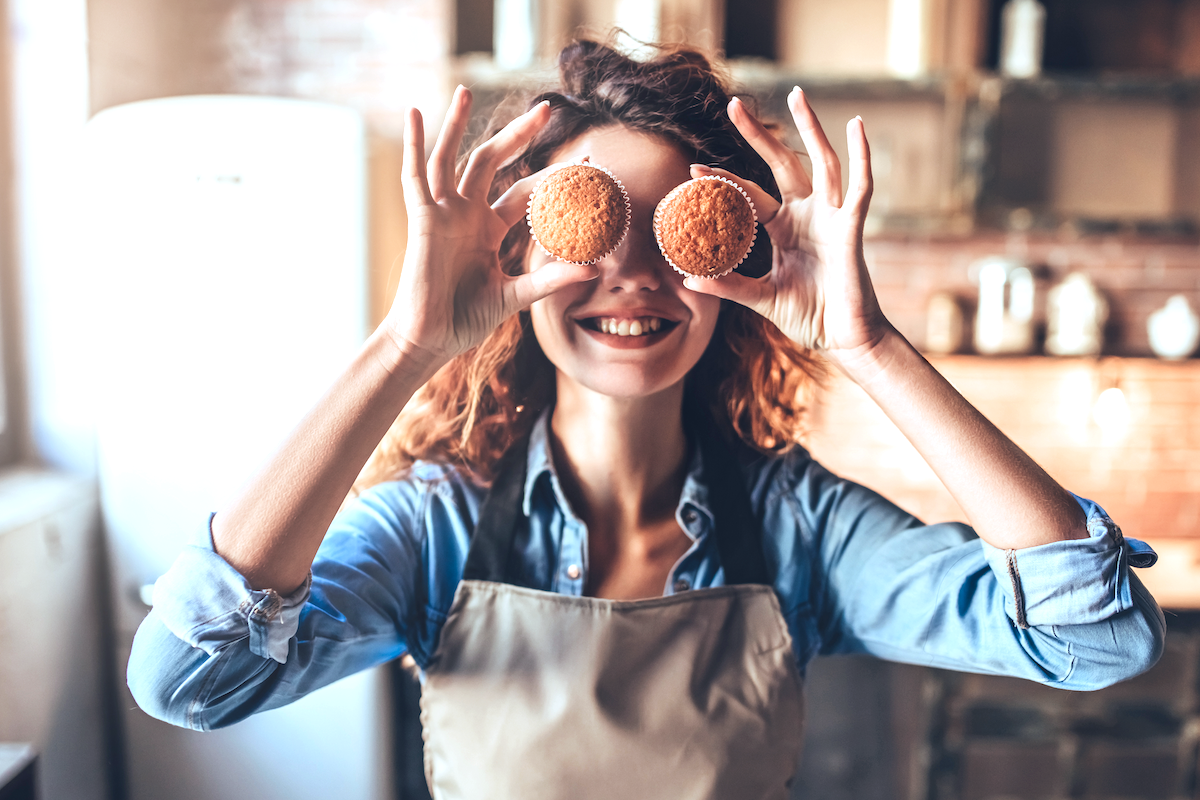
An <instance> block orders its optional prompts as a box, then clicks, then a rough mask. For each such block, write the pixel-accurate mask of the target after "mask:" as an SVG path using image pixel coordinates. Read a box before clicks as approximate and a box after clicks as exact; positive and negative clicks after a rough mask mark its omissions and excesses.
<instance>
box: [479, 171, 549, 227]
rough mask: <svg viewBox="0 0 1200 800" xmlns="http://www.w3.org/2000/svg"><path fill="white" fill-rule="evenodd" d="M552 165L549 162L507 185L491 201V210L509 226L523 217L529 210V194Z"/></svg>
mask: <svg viewBox="0 0 1200 800" xmlns="http://www.w3.org/2000/svg"><path fill="white" fill-rule="evenodd" d="M554 166H555V165H553V164H551V165H550V166H549V167H546V168H545V169H542V170H539V171H537V172H535V173H533V174H532V175H530V176H528V177H525V178H522V179H521V180H519V181H517V182H516V183H514V184H513V185H512V186H510V187H508V191H506V192H505V193H504V194H502V195H500V197H499V198H498V199H497V200H496V202H494V203H492V210H493V211H495V212H496V213H497V214H498V215H500V219H502V220H504V224H505V225H506V226H508V227H509V228H511V227H512V226H513V225H516V224H517V223H518V222H520V221H521V220H522V219H523V218H524V216H525V214H526V212H528V211H529V195H530V194H531V193H532V192H533V190H534V189H536V188H537V185H538V184H539V183H541V181H542V178H544V177H545V176H546V173H547V172H549V171H550V170H551V169H553V168H554Z"/></svg>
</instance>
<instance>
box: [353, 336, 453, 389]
mask: <svg viewBox="0 0 1200 800" xmlns="http://www.w3.org/2000/svg"><path fill="white" fill-rule="evenodd" d="M367 347H368V349H370V350H372V351H373V353H374V354H375V358H376V360H377V361H378V363H379V364H380V365H381V366H382V367H383V368H384V369H385V370H386V371H387V372H388V374H389V375H390V376H391V378H392V379H393V380H395V381H399V382H402V383H405V384H410V383H411V384H413V385H414V388H416V387H419V386H421V385H424V384H425V382H426V381H428V380H429V379H430V378H432V377H433V375H434V373H436V372H437V371H438V370H439V369H441V368H442V367H443V366H445V364H446V363H447V362H448V361H449V360H450V359H449V358H448V357H447V356H445V355H444V354H442V353H435V352H434V351H432V350H429V349H428V348H425V347H421V346H420V345H418V344H416V343H414V342H412V341H411V340H409V339H407V338H405V337H404V336H402V335H401V334H400V333H398V332H396V331H394V330H392V329H391V328H389V327H388V326H387V325H381V326H380V327H379V328H378V329H376V331H375V332H374V333H373V334H371V336H370V338H369V339H368V340H367Z"/></svg>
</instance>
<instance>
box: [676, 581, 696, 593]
mask: <svg viewBox="0 0 1200 800" xmlns="http://www.w3.org/2000/svg"><path fill="white" fill-rule="evenodd" d="M672 588H673V589H674V590H675V591H676V592H686V591H687V590H688V589H690V588H692V585H691V584H690V583H688V582H687V580H686V579H684V578H679V579H678V580H676V581H675V585H674V586H673V587H672Z"/></svg>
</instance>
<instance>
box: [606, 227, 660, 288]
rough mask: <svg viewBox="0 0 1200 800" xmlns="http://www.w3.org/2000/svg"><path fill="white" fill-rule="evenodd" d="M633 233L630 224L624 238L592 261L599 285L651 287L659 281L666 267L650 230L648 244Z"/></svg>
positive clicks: (609, 286) (607, 286)
mask: <svg viewBox="0 0 1200 800" xmlns="http://www.w3.org/2000/svg"><path fill="white" fill-rule="evenodd" d="M636 234H637V232H636V231H634V230H632V228H631V229H630V231H629V235H627V236H626V237H625V241H623V242H621V244H620V245H618V246H617V249H616V250H614V251H613V252H612V253H611V254H610V255H608V256H606V257H605V258H602V259H600V262H599V263H598V264H597V265H596V266H597V268H598V269H599V270H600V281H601V285H602V286H603V287H604V288H605V289H607V290H608V291H611V292H638V291H641V290H643V289H644V290H646V291H654V290H656V289H658V288H659V287H660V286H661V285H662V281H663V269H664V268H668V267H667V263H666V261H665V260H663V257H662V253H660V252H659V250H658V245H657V243H656V242H655V240H654V236H653V234H651V235H650V236H649V246H647V243H646V241H645V240H646V238H647V237H645V236H644V235H643V236H638V235H636Z"/></svg>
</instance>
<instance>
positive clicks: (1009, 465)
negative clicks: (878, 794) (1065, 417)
mask: <svg viewBox="0 0 1200 800" xmlns="http://www.w3.org/2000/svg"><path fill="white" fill-rule="evenodd" d="M839 366H841V367H842V368H843V370H844V371H845V372H846V373H847V375H848V376H849V377H850V378H851V379H852V380H854V381H855V382H856V383H858V384H859V385H860V386H862V388H863V389H864V390H865V391H866V392H867V394H868V395H869V396H870V397H871V398H872V399H873V400H874V401H875V402H876V403H877V404H878V405H879V407H880V408H881V409H882V410H883V412H884V413H885V414H886V415H887V416H888V418H889V419H891V420H892V422H893V423H895V425H896V427H897V428H899V429H900V431H901V432H902V433H903V434H904V435H905V437H907V438H908V440H909V441H910V442H911V443H912V444H913V446H914V447H915V448H916V449H917V452H919V453H920V454H921V456H922V457H923V458H924V459H925V461H926V462H927V463H928V464H929V466H930V467H931V468H932V469H933V471H934V473H935V474H936V475H937V476H938V478H939V479H940V480H941V481H942V483H943V484H944V485H945V486H946V488H947V489H948V490H949V491H950V494H951V495H953V497H954V499H955V500H956V501H957V502H958V504H959V505H960V506H961V507H962V509H963V510H964V511H965V512H966V514H967V518H968V520H969V521H970V523H971V524H972V526H973V527H974V528H975V531H976V532H977V533H978V534H979V536H980V537H982V538H983V539H984V541H986V542H988V543H989V544H991V545H993V546H995V547H998V548H1001V549H1005V550H1008V549H1020V548H1024V547H1033V546H1036V545H1041V544H1047V543H1049V542H1055V541H1062V540H1065V539H1081V538H1086V537H1087V535H1088V534H1087V530H1086V526H1085V520H1084V517H1083V512H1082V511H1081V510H1080V508H1079V504H1078V503H1076V502H1075V500H1074V498H1072V497H1071V495H1070V494H1069V493H1068V492H1067V491H1066V490H1065V489H1063V488H1062V487H1061V486H1059V485H1058V483H1056V482H1055V481H1054V479H1052V478H1051V477H1050V476H1049V475H1047V474H1046V472H1045V471H1044V470H1043V469H1042V468H1041V467H1039V466H1038V465H1037V463H1036V462H1034V460H1033V459H1032V458H1030V457H1029V456H1028V455H1027V454H1026V453H1025V452H1024V451H1022V450H1021V448H1019V447H1017V445H1016V444H1014V443H1013V442H1012V441H1011V440H1010V439H1009V438H1008V437H1007V436H1005V435H1004V434H1003V433H1001V432H1000V430H999V429H997V428H996V426H995V425H993V424H992V423H991V422H989V421H988V419H987V418H986V417H984V416H983V415H982V414H981V413H979V411H977V410H976V409H975V408H974V407H973V406H972V405H971V404H970V403H968V402H967V400H966V399H965V398H963V396H962V395H960V394H959V393H958V391H957V390H955V389H954V387H953V386H951V385H950V384H949V382H948V381H946V379H945V378H943V377H942V375H941V374H940V373H938V371H937V370H935V369H934V368H933V367H932V366H931V365H930V364H929V362H927V361H926V360H925V359H924V358H922V357H921V355H920V354H919V353H917V351H916V350H915V349H914V348H913V347H912V345H910V344H909V343H908V342H907V341H906V340H905V339H904V337H902V336H901V335H900V334H899V333H897V332H896V331H895V330H894V329H893V328H891V327H890V325H889V326H888V328H887V331H886V332H885V334H884V335H883V337H882V338H881V339H880V340H879V341H878V342H877V343H876V344H875V345H874V346H873V347H871V348H870V350H869V351H868V352H866V353H864V354H862V355H859V356H858V357H857V358H853V359H843V360H842V361H840V362H839Z"/></svg>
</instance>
